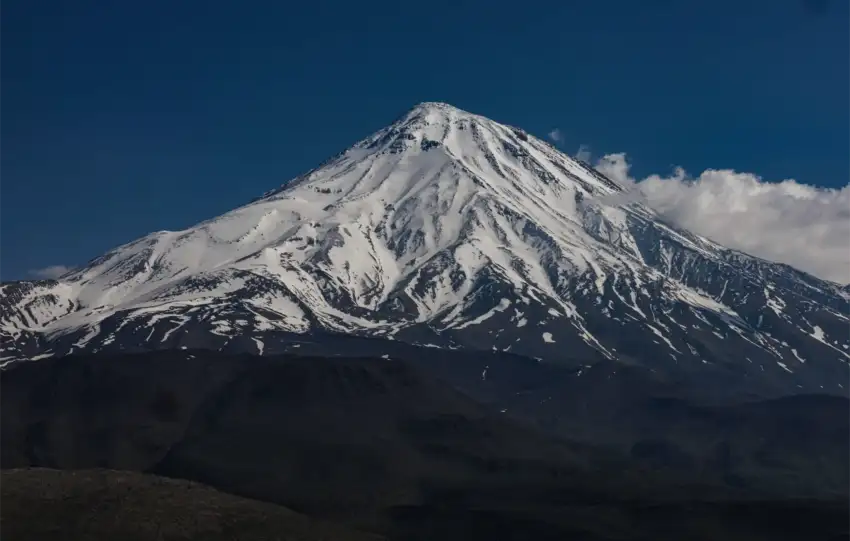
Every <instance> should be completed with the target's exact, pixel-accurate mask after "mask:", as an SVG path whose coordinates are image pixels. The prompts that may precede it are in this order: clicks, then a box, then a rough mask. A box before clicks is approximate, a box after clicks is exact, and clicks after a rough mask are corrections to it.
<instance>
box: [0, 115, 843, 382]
mask: <svg viewBox="0 0 850 541" xmlns="http://www.w3.org/2000/svg"><path fill="white" fill-rule="evenodd" d="M630 199H631V198H629V197H624V193H623V188H622V187H621V186H619V185H617V184H616V183H614V182H612V181H611V180H609V179H608V178H606V177H604V176H603V175H601V174H599V173H598V172H597V171H595V170H593V169H592V168H590V167H588V166H587V165H586V164H583V163H581V162H578V161H576V160H574V159H572V158H569V157H568V156H566V155H564V154H562V153H560V152H558V151H557V150H556V149H554V148H553V147H551V146H550V145H549V144H547V143H545V142H543V141H541V140H539V139H536V138H534V137H532V136H530V135H528V134H527V133H525V132H524V131H522V130H520V129H517V128H513V127H509V126H505V125H502V124H499V123H496V122H493V121H491V120H489V119H486V118H484V117H481V116H477V115H474V114H470V113H467V112H464V111H461V110H459V109H456V108H454V107H451V106H449V105H446V104H441V103H423V104H420V105H418V106H417V107H415V108H413V109H412V110H411V111H409V112H408V113H406V114H405V115H403V116H402V117H401V118H400V119H399V120H397V121H396V122H395V123H393V124H392V125H390V126H389V127H387V128H385V129H383V130H381V131H379V132H377V133H375V134H373V135H372V136H370V137H368V138H367V139H364V140H363V141H361V142H359V143H357V144H356V145H354V146H353V147H351V148H349V149H348V150H346V151H345V152H343V153H341V154H339V155H337V156H335V157H333V158H332V159H330V160H328V161H327V162H325V163H324V164H322V165H321V166H320V167H318V168H316V169H314V170H312V171H310V172H308V173H307V174H305V175H303V176H301V177H298V178H296V179H293V180H292V181H290V182H288V183H286V184H285V185H284V186H283V187H281V188H280V189H277V190H274V191H271V192H268V193H266V194H265V195H264V196H263V197H261V198H259V199H257V200H255V201H253V202H251V203H250V204H248V205H245V206H243V207H240V208H237V209H236V210H233V211H231V212H229V213H227V214H225V215H223V216H220V217H217V218H214V219H212V220H209V221H206V222H203V223H201V224H198V225H196V226H195V227H192V228H189V229H187V230H184V231H175V232H172V231H160V232H157V233H153V234H151V235H148V236H146V237H144V238H141V239H139V240H137V241H134V242H131V243H129V244H127V245H124V246H121V247H119V248H116V249H115V250H112V251H111V252H109V253H107V254H106V255H104V256H102V257H100V258H98V259H96V260H94V261H92V262H90V263H89V264H88V265H87V266H86V267H85V268H83V269H81V270H78V271H75V272H72V273H70V274H67V275H65V276H64V277H62V278H61V279H59V280H57V281H45V282H18V283H9V284H5V285H3V286H2V288H3V289H2V293H0V294H2V307H0V325H2V333H3V336H4V346H3V349H4V350H3V359H4V361H6V362H8V361H11V360H17V359H37V358H40V357H44V356H48V355H61V354H65V353H68V352H72V351H78V350H81V349H87V350H102V349H110V348H116V349H143V348H163V347H198V346H202V347H213V348H216V349H220V348H232V349H244V350H248V351H254V352H259V353H264V352H265V353H268V352H270V351H281V350H285V349H289V348H292V347H295V346H297V344H298V341H299V340H305V339H315V337H316V336H318V335H319V334H322V333H328V332H330V333H345V334H360V335H366V336H376V337H384V338H388V339H394V340H401V341H407V342H411V343H418V344H423V345H426V344H429V345H434V346H438V347H443V348H448V347H451V348H475V349H488V350H489V349H495V350H500V351H510V352H513V353H517V354H520V355H525V356H529V357H536V358H539V359H543V360H547V361H549V360H551V361H560V362H575V363H578V364H587V363H593V362H595V361H596V360H598V359H601V358H617V359H621V360H623V361H624V362H637V363H640V364H643V365H645V366H647V367H648V368H649V369H652V370H661V371H665V372H669V373H670V374H673V375H678V374H686V375H687V377H689V378H694V377H697V378H699V377H704V375H705V374H709V373H710V374H714V375H718V376H722V377H723V378H726V379H729V380H734V381H745V380H746V379H747V378H750V379H751V380H757V381H758V383H759V386H761V387H765V388H767V387H775V388H782V389H789V388H791V389H800V388H802V389H811V390H814V389H827V388H828V390H830V391H833V392H842V391H841V389H843V387H844V386H845V385H844V383H845V382H846V381H847V376H848V365H847V363H848V361H850V350H848V347H850V334H848V323H850V319H848V310H847V296H846V294H844V293H843V292H841V291H840V289H839V288H838V286H836V285H835V284H832V283H829V282H825V281H822V280H818V279H816V278H814V277H812V276H809V275H806V274H804V273H802V272H798V271H796V270H794V269H791V268H789V267H787V266H783V265H779V264H774V263H770V262H766V261H763V260H759V259H756V258H752V257H749V256H746V255H744V254H741V253H738V252H734V251H731V250H727V249H725V248H723V247H722V246H719V245H717V244H715V243H713V242H711V241H709V240H707V239H705V238H701V237H699V236H696V235H693V234H690V233H688V232H686V231H682V230H678V229H676V228H673V227H671V226H669V225H667V224H665V223H663V222H662V221H660V220H659V219H658V217H657V216H656V215H655V214H654V213H653V212H652V211H651V210H650V209H648V208H646V207H644V206H642V205H641V204H639V203H636V202H634V201H631V200H630Z"/></svg>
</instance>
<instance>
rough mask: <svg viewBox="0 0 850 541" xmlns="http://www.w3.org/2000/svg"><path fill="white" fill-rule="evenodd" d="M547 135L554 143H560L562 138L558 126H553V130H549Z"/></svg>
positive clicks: (562, 135)
mask: <svg viewBox="0 0 850 541" xmlns="http://www.w3.org/2000/svg"><path fill="white" fill-rule="evenodd" d="M548 137H549V139H551V140H552V141H553V142H555V143H560V142H561V141H563V140H564V134H563V133H562V132H561V130H560V129H558V128H555V129H554V130H552V131H550V132H549V134H548Z"/></svg>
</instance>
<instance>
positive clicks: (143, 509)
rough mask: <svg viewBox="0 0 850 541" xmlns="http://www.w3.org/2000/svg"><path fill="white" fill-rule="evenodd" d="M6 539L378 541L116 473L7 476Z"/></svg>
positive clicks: (187, 485) (214, 493)
mask: <svg viewBox="0 0 850 541" xmlns="http://www.w3.org/2000/svg"><path fill="white" fill-rule="evenodd" d="M0 496H1V497H0V504H2V518H3V523H2V524H3V528H2V533H3V537H4V539H6V538H8V539H16V540H19V541H27V540H33V541H35V540H39V541H53V540H56V541H60V540H61V541H65V540H68V539H75V540H90V541H102V540H107V539H116V540H117V539H120V540H122V541H146V540H149V539H204V540H208V541H219V540H220V541H231V540H233V539H239V540H240V541H260V540H268V539H275V540H280V541H327V540H336V541H379V540H380V539H381V537H379V536H377V535H369V534H363V533H358V532H355V531H353V530H346V529H344V528H341V527H339V526H335V525H330V524H326V523H322V522H319V521H316V520H313V519H310V518H308V517H305V516H304V515H301V514H299V513H296V512H294V511H291V510H289V509H286V508H285V507H281V506H279V505H274V504H271V503H265V502H258V501H255V500H249V499H246V498H240V497H237V496H232V495H230V494H225V493H223V492H220V491H218V490H215V489H213V488H210V487H207V486H204V485H201V484H198V483H192V482H189V481H183V480H177V479H167V478H164V477H157V476H154V475H146V474H140V473H135V472H126V471H114V470H79V471H59V470H49V469H40V468H38V469H28V470H6V471H3V472H2V474H0Z"/></svg>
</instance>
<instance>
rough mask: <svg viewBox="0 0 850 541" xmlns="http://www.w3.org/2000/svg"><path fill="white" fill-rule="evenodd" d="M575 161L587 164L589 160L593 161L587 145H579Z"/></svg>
mask: <svg viewBox="0 0 850 541" xmlns="http://www.w3.org/2000/svg"><path fill="white" fill-rule="evenodd" d="M576 159H578V160H581V161H583V162H584V163H588V164H589V163H590V160H591V159H593V155H592V154H591V153H590V147H589V146H587V145H579V147H578V150H577V151H576Z"/></svg>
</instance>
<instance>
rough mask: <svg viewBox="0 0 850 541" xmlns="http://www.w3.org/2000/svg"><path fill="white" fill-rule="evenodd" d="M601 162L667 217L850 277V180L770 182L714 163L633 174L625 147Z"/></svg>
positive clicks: (829, 274)
mask: <svg viewBox="0 0 850 541" xmlns="http://www.w3.org/2000/svg"><path fill="white" fill-rule="evenodd" d="M596 168H597V169H598V170H599V171H600V172H601V173H603V174H605V175H607V176H609V177H611V178H612V179H614V180H617V181H619V182H621V183H624V184H626V185H628V186H632V187H633V190H632V191H631V192H630V194H629V196H627V197H636V198H640V199H642V200H643V201H644V202H645V203H646V204H647V205H648V206H650V207H651V208H653V209H654V210H655V211H656V212H658V213H659V215H660V216H662V217H663V218H664V219H666V220H668V221H670V222H672V223H674V224H676V225H678V226H680V227H683V228H685V229H688V230H690V231H692V232H694V233H697V234H699V235H702V236H704V237H707V238H710V239H712V240H713V241H715V242H718V243H720V244H723V245H724V246H726V247H728V248H733V249H736V250H741V251H743V252H746V253H749V254H751V255H754V256H757V257H761V258H764V259H768V260H771V261H777V262H780V263H786V264H788V265H791V266H792V267H795V268H797V269H800V270H803V271H806V272H808V273H811V274H813V275H815V276H818V277H820V278H825V279H827V280H832V281H835V282H839V283H841V284H846V283H850V185H847V186H845V187H844V188H842V189H840V190H833V189H827V188H819V187H816V186H809V185H806V184H800V183H798V182H797V181H795V180H783V181H782V182H766V181H764V180H762V179H761V178H759V177H758V176H756V175H753V174H751V173H739V172H736V171H732V170H728V169H724V170H715V169H708V170H706V171H703V172H702V173H701V174H700V175H699V176H698V177H695V178H690V177H688V175H687V174H686V173H685V171H684V170H683V169H681V168H677V169H676V170H675V171H674V172H673V174H672V175H671V176H668V177H662V176H659V175H651V176H649V177H647V178H644V179H635V178H632V177H631V176H630V175H629V164H628V162H627V161H626V156H625V154H609V155H607V156H604V157H602V158H601V159H600V160H599V161H598V162H597V164H596Z"/></svg>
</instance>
